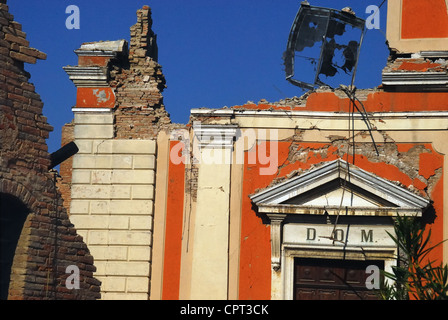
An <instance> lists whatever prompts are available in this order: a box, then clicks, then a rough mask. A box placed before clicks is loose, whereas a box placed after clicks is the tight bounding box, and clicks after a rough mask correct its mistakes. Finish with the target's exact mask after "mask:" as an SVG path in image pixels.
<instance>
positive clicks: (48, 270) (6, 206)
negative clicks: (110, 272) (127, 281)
mask: <svg viewBox="0 0 448 320" xmlns="http://www.w3.org/2000/svg"><path fill="white" fill-rule="evenodd" d="M13 18H14V17H13V15H12V14H10V13H9V8H8V6H7V5H6V1H5V0H3V1H0V28H1V29H0V132H1V133H0V136H1V143H0V209H1V210H0V223H1V224H2V225H1V228H2V231H4V230H8V229H9V225H10V224H11V225H17V224H18V225H19V227H20V228H18V233H19V234H15V235H14V236H15V237H17V239H16V240H14V241H13V243H12V244H11V247H8V248H12V249H11V250H14V245H15V243H16V242H17V243H18V245H17V248H16V250H15V255H14V256H13V257H11V259H12V261H9V260H11V259H10V258H8V257H6V256H5V255H4V251H3V250H2V251H1V252H0V254H1V257H0V262H1V263H2V266H5V265H6V266H8V270H6V269H7V268H3V269H2V273H5V274H7V272H6V271H9V267H10V268H11V273H10V283H2V289H3V288H5V289H6V292H8V293H7V297H8V298H9V299H98V298H99V297H100V293H99V291H100V282H99V281H98V280H97V279H95V278H94V277H93V272H94V271H95V269H96V268H95V266H94V264H93V257H92V255H91V254H90V252H89V249H88V248H87V246H86V244H85V243H84V242H83V239H82V237H81V236H80V235H79V234H78V233H77V231H76V229H75V228H74V227H73V224H72V223H71V221H70V220H69V217H68V215H67V212H66V210H65V208H64V207H63V201H62V198H61V195H60V192H59V190H57V188H56V185H55V176H54V174H53V173H51V172H49V170H48V167H49V165H50V155H49V153H48V148H47V145H46V142H45V139H46V138H48V136H49V133H50V132H51V131H52V130H53V128H52V127H51V126H50V125H49V124H48V123H47V119H46V117H44V116H43V114H42V108H43V102H42V101H41V99H40V96H39V94H37V93H36V92H35V89H34V86H33V84H31V83H30V82H29V78H30V75H29V73H28V72H26V71H25V68H24V63H35V62H36V61H37V59H45V58H46V55H45V54H44V53H42V52H40V51H39V50H36V49H34V48H31V47H29V42H28V40H26V33H25V32H23V31H22V28H21V25H20V24H19V23H17V22H15V21H14V20H13ZM13 203H19V204H21V206H23V207H24V208H26V215H25V216H24V217H23V219H24V221H17V220H18V219H22V217H19V214H18V213H16V212H14V211H12V210H11V208H14V206H15V205H14V204H13ZM22 223H23V228H22V227H21V224H22ZM6 234H7V233H5V232H2V234H0V237H1V238H2V239H1V241H0V243H1V244H2V249H5V247H3V246H4V245H5V243H6V242H7V241H9V240H11V239H12V238H7V235H6ZM12 252H14V251H12ZM69 265H76V266H78V268H79V269H80V289H78V290H75V289H73V290H70V289H68V288H67V287H66V285H65V279H66V278H67V277H68V276H69V274H68V273H66V272H65V271H66V268H67V266H69ZM5 270H6V271H5ZM2 276H3V274H2ZM2 279H3V277H2ZM8 287H9V291H8ZM2 298H6V296H5V297H2Z"/></svg>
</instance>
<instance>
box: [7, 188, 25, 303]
mask: <svg viewBox="0 0 448 320" xmlns="http://www.w3.org/2000/svg"><path fill="white" fill-rule="evenodd" d="M29 212H30V210H29V209H28V208H27V206H26V205H25V204H24V203H23V202H22V201H21V200H20V199H18V198H16V197H14V196H12V195H10V194H6V193H0V299H1V300H6V299H7V298H8V291H9V283H10V277H11V267H12V263H13V261H14V255H15V251H16V247H17V242H18V241H19V237H20V234H21V232H22V228H23V224H24V223H25V220H26V218H27V216H28V214H29Z"/></svg>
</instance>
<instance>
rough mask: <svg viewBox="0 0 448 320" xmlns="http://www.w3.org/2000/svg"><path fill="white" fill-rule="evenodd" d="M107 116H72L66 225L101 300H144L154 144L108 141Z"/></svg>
mask: <svg viewBox="0 0 448 320" xmlns="http://www.w3.org/2000/svg"><path fill="white" fill-rule="evenodd" d="M112 138H113V117H112V114H110V113H81V112H77V113H75V142H76V144H77V145H78V147H79V152H78V154H76V155H75V156H74V158H73V176H72V191H71V196H72V201H71V208H70V212H71V217H70V218H71V221H72V222H73V223H74V225H75V227H76V228H77V230H78V232H79V233H80V234H81V235H82V236H83V237H84V240H85V242H86V243H87V245H88V247H89V249H90V251H91V253H92V255H93V257H94V259H95V265H96V266H97V272H96V273H95V276H96V277H97V278H98V279H99V280H101V281H102V286H101V288H102V298H103V299H105V300H109V299H148V294H149V278H150V266H151V261H150V260H151V248H152V230H153V200H154V181H155V154H156V142H155V141H152V140H113V139H112Z"/></svg>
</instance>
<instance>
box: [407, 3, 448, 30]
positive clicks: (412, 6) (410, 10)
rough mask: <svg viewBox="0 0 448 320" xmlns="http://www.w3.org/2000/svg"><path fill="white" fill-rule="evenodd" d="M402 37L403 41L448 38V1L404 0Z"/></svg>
mask: <svg viewBox="0 0 448 320" xmlns="http://www.w3.org/2000/svg"><path fill="white" fill-rule="evenodd" d="M430 9H431V10H430ZM401 37H402V39H421V38H446V37H448V12H447V7H446V1H445V0H430V1H422V0H403V8H402V29H401Z"/></svg>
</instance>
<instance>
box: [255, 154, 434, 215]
mask: <svg viewBox="0 0 448 320" xmlns="http://www.w3.org/2000/svg"><path fill="white" fill-rule="evenodd" d="M251 200H252V201H253V202H254V203H255V204H256V205H257V206H258V207H259V208H265V209H266V208H270V209H269V210H271V211H269V212H273V211H276V212H282V211H283V212H289V213H304V212H316V210H317V211H318V212H321V211H322V210H327V211H328V210H331V209H333V210H335V209H337V208H339V209H340V208H349V209H350V210H351V211H352V212H355V211H356V212H361V211H363V212H369V213H368V214H369V215H373V214H375V215H378V212H383V214H380V215H391V214H393V212H395V213H396V212H405V213H406V212H408V213H413V214H417V215H421V213H422V211H423V209H424V208H426V207H427V206H428V205H429V204H430V202H429V201H428V200H427V199H425V198H423V197H422V196H420V195H418V194H416V193H414V192H411V191H410V190H408V189H406V188H404V187H402V186H399V185H397V184H395V183H392V182H390V181H388V180H386V179H383V178H381V177H378V176H377V175H374V174H373V173H370V172H367V171H365V170H362V169H360V168H358V167H356V166H354V165H352V164H349V163H347V162H346V161H344V160H341V159H338V160H335V161H331V162H328V163H325V164H323V165H321V166H320V167H318V168H314V169H311V170H309V171H307V172H305V173H302V174H300V175H299V176H296V177H293V178H289V179H287V180H286V181H283V182H281V183H278V184H275V185H273V186H270V187H268V188H266V189H264V190H261V191H259V192H257V193H256V194H254V195H252V196H251ZM273 208H275V209H273ZM262 211H263V210H262ZM265 212H267V211H265Z"/></svg>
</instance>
